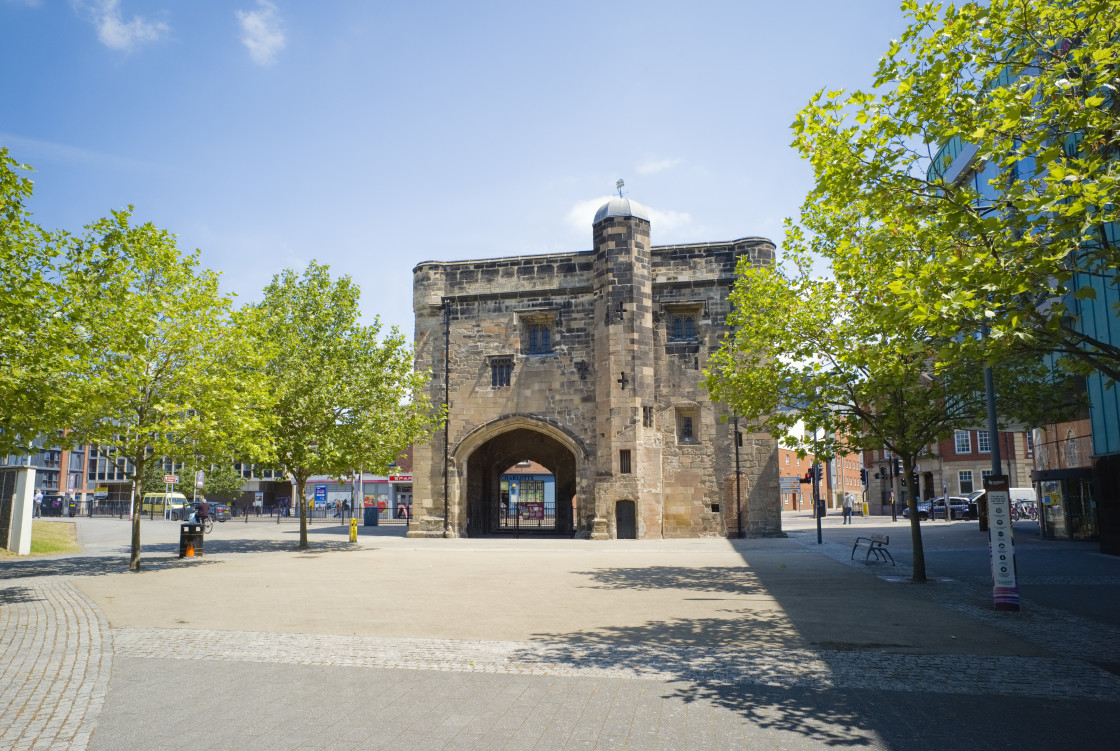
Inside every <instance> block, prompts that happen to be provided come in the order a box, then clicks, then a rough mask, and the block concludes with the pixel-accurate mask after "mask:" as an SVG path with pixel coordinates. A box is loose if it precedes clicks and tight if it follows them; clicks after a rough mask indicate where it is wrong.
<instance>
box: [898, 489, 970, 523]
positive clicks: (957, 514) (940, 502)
mask: <svg viewBox="0 0 1120 751" xmlns="http://www.w3.org/2000/svg"><path fill="white" fill-rule="evenodd" d="M931 508H932V511H931V510H930V509H931ZM949 510H950V511H951V512H952V514H953V516H952V518H953V519H976V518H978V517H977V511H976V502H975V501H970V500H969V499H967V498H964V497H961V496H953V495H951V496H949ZM902 515H903V516H904V517H906V518H907V519H909V518H910V507H909V506H905V507H904V508H903V509H902ZM931 515H932V516H933V518H934V519H944V518H945V498H944V497H938V498H934V499H933V500H932V501H922V502H920V503H918V520H919V521H923V522H924V521H926V520H927V519H929V518H930V516H931Z"/></svg>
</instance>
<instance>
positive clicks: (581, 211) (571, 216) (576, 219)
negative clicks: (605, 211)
mask: <svg viewBox="0 0 1120 751" xmlns="http://www.w3.org/2000/svg"><path fill="white" fill-rule="evenodd" d="M611 198H613V196H599V197H598V198H591V199H588V200H586V201H579V202H578V203H576V204H575V205H574V206H572V208H571V209H569V210H568V215H567V216H566V217H565V219H567V220H568V224H570V225H572V226H573V227H575V228H576V229H582V230H586V229H589V228H590V227H591V220H592V219H594V218H595V212H596V211H598V210H599V207H600V206H602V205H603V204H604V203H606V202H607V201H609V200H611Z"/></svg>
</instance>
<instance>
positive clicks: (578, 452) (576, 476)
mask: <svg viewBox="0 0 1120 751" xmlns="http://www.w3.org/2000/svg"><path fill="white" fill-rule="evenodd" d="M524 460H530V461H534V462H536V463H538V464H540V465H541V466H543V467H545V468H547V469H548V470H549V471H550V472H552V475H553V478H554V479H555V487H556V496H555V497H556V503H555V512H554V514H550V518H549V520H548V521H549V524H548V525H547V526H541V525H537V526H536V527H535V528H531V529H530V530H528V531H529V533H531V534H549V535H557V536H564V537H571V536H572V535H574V534H575V533H576V530H577V528H578V526H579V519H580V518H584V517H586V516H590V515H593V503H594V501H593V493H590V492H587V491H586V481H585V480H584V478H583V476H584V474H585V472H586V467H587V463H588V462H587V451H586V449H585V447H584V446H583V444H582V443H581V442H580V441H579V440H578V439H577V438H575V437H574V436H572V435H571V434H570V433H568V432H567V431H566V430H564V429H563V428H561V427H560V426H559V425H556V424H555V423H553V422H551V421H548V420H544V419H541V418H539V417H535V416H532V415H509V416H505V417H502V418H499V419H497V420H493V421H491V422H489V423H487V424H486V425H483V426H481V427H479V428H476V429H475V430H473V431H472V432H471V433H470V434H468V435H467V436H466V437H465V438H464V439H463V440H462V441H460V442H459V445H458V446H456V447H455V450H454V451H453V452H452V463H453V464H454V470H455V475H456V477H457V479H458V482H457V485H458V492H457V493H455V494H453V496H452V497H453V498H457V507H458V508H457V509H456V511H458V514H456V517H457V518H458V519H459V520H460V533H461V534H466V535H467V536H470V537H479V536H484V535H507V534H521V533H522V532H521V531H520V530H517V531H512V530H510V529H508V525H503V524H502V522H501V518H502V509H501V477H502V474H503V473H504V472H505V471H506V470H507V469H509V467H510V466H512V465H514V464H516V463H517V462H520V461H524ZM584 505H586V506H587V508H584Z"/></svg>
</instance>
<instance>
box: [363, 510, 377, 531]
mask: <svg viewBox="0 0 1120 751" xmlns="http://www.w3.org/2000/svg"><path fill="white" fill-rule="evenodd" d="M378 513H379V511H378V509H377V506H366V507H365V515H364V518H363V521H362V526H364V527H376V526H377V516H378Z"/></svg>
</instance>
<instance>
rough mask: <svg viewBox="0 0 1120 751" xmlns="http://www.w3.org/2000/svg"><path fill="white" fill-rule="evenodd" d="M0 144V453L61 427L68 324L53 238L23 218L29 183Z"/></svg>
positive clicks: (69, 363)
mask: <svg viewBox="0 0 1120 751" xmlns="http://www.w3.org/2000/svg"><path fill="white" fill-rule="evenodd" d="M29 170H30V168H29V167H27V166H26V165H23V164H19V163H18V162H16V161H15V159H13V158H12V157H11V155H10V154H9V152H8V150H7V149H5V148H0V321H2V322H3V323H2V325H0V454H8V453H23V452H26V451H27V450H28V448H29V447H30V444H31V441H32V440H34V439H35V438H37V437H39V436H41V435H44V434H54V433H56V432H57V431H60V430H62V429H63V428H65V427H67V426H66V424H65V415H66V414H67V411H68V410H67V403H68V402H67V397H68V394H69V393H70V392H69V389H68V385H69V383H70V382H71V377H72V375H73V371H74V369H75V363H74V358H73V349H72V346H71V340H72V338H73V336H74V333H75V331H76V328H75V327H76V322H75V321H74V320H73V318H72V315H71V308H70V307H69V305H68V304H67V302H68V301H67V298H66V297H65V295H64V288H63V287H61V286H60V285H58V284H57V282H58V281H59V273H58V270H57V268H56V267H55V265H54V263H53V256H54V253H55V245H56V242H57V238H56V237H55V236H53V235H51V234H50V233H48V232H46V231H44V230H42V229H41V228H39V227H38V225H36V224H35V223H34V222H32V221H31V215H30V214H29V213H28V211H27V209H26V207H25V204H26V202H27V201H28V200H29V199H30V198H31V191H32V184H31V180H30V179H28V178H27V177H26V176H25V175H24V174H22V173H25V172H28V171H29Z"/></svg>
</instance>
